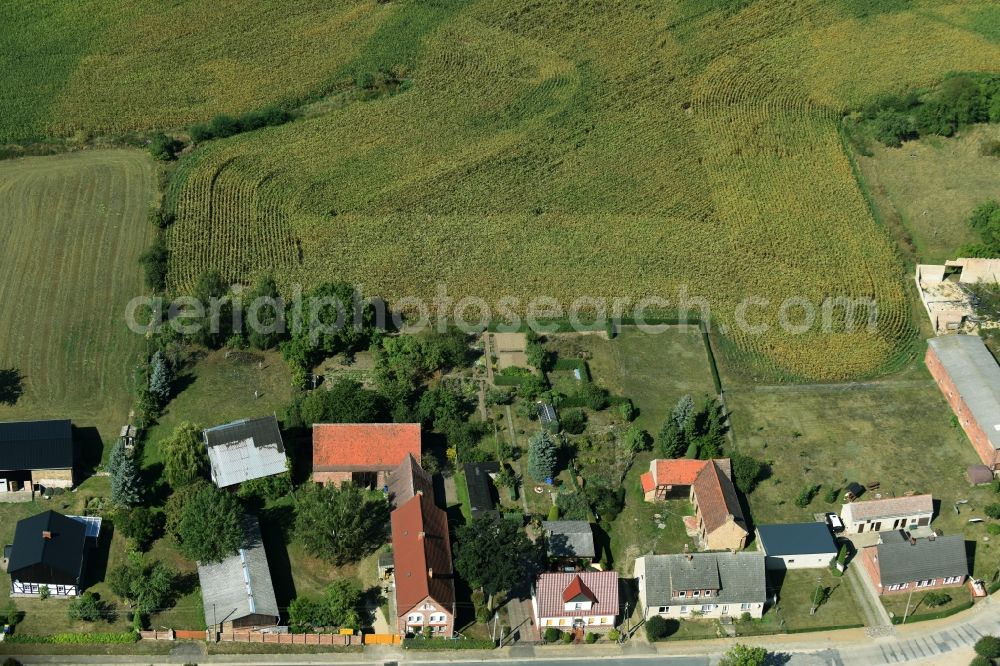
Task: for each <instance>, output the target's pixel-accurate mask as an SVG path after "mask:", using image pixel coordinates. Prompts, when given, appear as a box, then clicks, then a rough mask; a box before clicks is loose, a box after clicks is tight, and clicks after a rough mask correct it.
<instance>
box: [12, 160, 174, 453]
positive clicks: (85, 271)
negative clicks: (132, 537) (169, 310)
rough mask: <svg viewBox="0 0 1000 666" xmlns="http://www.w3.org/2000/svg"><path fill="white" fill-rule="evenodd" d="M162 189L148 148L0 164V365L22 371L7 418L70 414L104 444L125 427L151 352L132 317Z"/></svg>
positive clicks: (91, 438)
mask: <svg viewBox="0 0 1000 666" xmlns="http://www.w3.org/2000/svg"><path fill="white" fill-rule="evenodd" d="M154 188H155V172H154V168H153V164H152V161H151V160H150V159H149V157H148V156H146V155H145V154H144V153H140V152H133V151H94V152H87V153H77V154H70V155H60V156H53V157H35V158H26V159H22V160H10V161H3V162H0V217H2V218H3V224H2V226H0V241H2V242H0V367H9V366H11V365H13V366H15V367H16V368H18V369H19V370H20V372H21V373H22V374H23V375H24V395H23V396H22V397H21V399H20V400H19V401H18V402H17V404H16V405H15V406H13V407H11V406H7V405H0V421H9V420H18V419H39V418H72V419H73V421H74V423H75V425H77V426H78V427H80V428H84V429H88V430H85V431H84V435H85V436H86V438H87V441H88V443H89V444H92V445H95V446H98V447H99V444H100V440H102V439H103V440H104V441H105V442H110V441H111V440H112V439H113V438H114V437H115V436H117V434H118V428H119V427H120V426H121V424H122V423H124V422H125V421H124V419H126V418H127V417H128V413H129V408H130V403H131V398H130V391H131V388H132V386H131V378H132V372H133V369H134V367H135V365H136V364H137V363H138V361H139V359H140V357H141V353H142V349H143V339H142V337H141V336H140V335H137V334H135V333H132V332H130V331H129V330H128V329H127V328H126V327H125V323H124V321H125V320H124V314H125V306H126V304H127V303H128V302H129V300H131V299H132V298H134V297H136V296H140V295H142V294H143V293H144V289H143V286H142V278H141V275H140V273H139V271H138V270H137V263H136V261H137V259H138V257H139V254H140V253H141V252H142V251H143V249H144V248H145V246H146V245H147V243H148V242H149V239H150V238H151V237H152V228H151V226H150V225H149V224H148V223H147V222H146V215H147V211H148V207H149V205H150V204H151V203H152V201H153V196H154ZM94 429H96V431H95V430H94ZM87 454H88V456H89V457H96V458H97V459H99V458H100V449H99V448H98V449H97V450H92V451H88V452H87Z"/></svg>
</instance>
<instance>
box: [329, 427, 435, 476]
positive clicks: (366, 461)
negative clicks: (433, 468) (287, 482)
mask: <svg viewBox="0 0 1000 666" xmlns="http://www.w3.org/2000/svg"><path fill="white" fill-rule="evenodd" d="M407 453H410V454H412V455H413V457H414V459H415V460H416V461H417V462H418V463H419V462H420V424H419V423H317V424H315V425H314V426H313V471H314V472H388V471H390V470H392V469H393V468H395V467H396V466H398V465H399V464H400V463H402V462H403V459H404V458H406V454H407Z"/></svg>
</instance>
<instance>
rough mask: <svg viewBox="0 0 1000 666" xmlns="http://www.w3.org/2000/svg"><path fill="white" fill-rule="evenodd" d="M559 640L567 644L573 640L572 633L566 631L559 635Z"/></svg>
mask: <svg viewBox="0 0 1000 666" xmlns="http://www.w3.org/2000/svg"><path fill="white" fill-rule="evenodd" d="M560 640H562V642H563V643H565V644H566V645H569V644H570V643H572V642H573V634H571V633H569V632H566V633H565V634H563V635H562V636H561V638H560Z"/></svg>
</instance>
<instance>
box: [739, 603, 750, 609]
mask: <svg viewBox="0 0 1000 666" xmlns="http://www.w3.org/2000/svg"><path fill="white" fill-rule="evenodd" d="M751 608H753V604H740V610H750V609H751Z"/></svg>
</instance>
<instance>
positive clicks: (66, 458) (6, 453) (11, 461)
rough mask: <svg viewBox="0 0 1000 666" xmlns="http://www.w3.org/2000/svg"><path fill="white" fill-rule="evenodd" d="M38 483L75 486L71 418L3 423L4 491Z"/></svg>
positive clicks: (0, 489)
mask: <svg viewBox="0 0 1000 666" xmlns="http://www.w3.org/2000/svg"><path fill="white" fill-rule="evenodd" d="M35 486H43V487H50V488H72V487H73V425H72V423H71V422H70V421H68V420H54V421H16V422H10V423H0V494H2V493H8V492H16V491H28V492H29V493H30V492H31V490H32V489H33V488H34V487H35ZM0 499H3V497H0Z"/></svg>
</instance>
